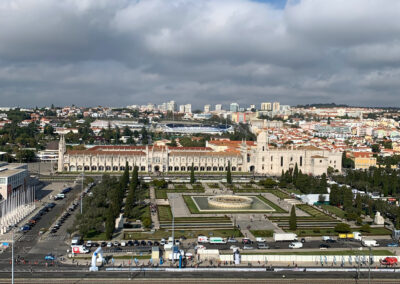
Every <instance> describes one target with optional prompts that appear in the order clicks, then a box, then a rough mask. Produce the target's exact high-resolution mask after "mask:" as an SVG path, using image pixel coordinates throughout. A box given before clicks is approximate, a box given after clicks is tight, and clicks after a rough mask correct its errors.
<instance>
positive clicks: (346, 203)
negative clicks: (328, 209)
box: [343, 187, 353, 212]
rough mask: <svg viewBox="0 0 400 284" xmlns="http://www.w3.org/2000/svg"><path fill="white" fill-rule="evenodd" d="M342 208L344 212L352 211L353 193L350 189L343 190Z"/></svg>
mask: <svg viewBox="0 0 400 284" xmlns="http://www.w3.org/2000/svg"><path fill="white" fill-rule="evenodd" d="M343 208H344V210H345V211H348V212H349V211H352V209H353V192H352V191H351V188H347V187H346V188H345V189H344V193H343Z"/></svg>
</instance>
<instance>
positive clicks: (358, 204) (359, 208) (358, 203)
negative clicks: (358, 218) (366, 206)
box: [356, 194, 362, 215]
mask: <svg viewBox="0 0 400 284" xmlns="http://www.w3.org/2000/svg"><path fill="white" fill-rule="evenodd" d="M356 212H357V214H358V215H361V212H362V199H361V195H360V194H357V196H356Z"/></svg>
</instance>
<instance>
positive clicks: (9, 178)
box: [0, 162, 29, 199]
mask: <svg viewBox="0 0 400 284" xmlns="http://www.w3.org/2000/svg"><path fill="white" fill-rule="evenodd" d="M28 177H29V174H28V165H27V164H18V163H12V164H8V163H5V162H0V199H7V198H8V196H10V194H11V193H12V192H13V191H16V190H20V189H22V190H25V189H27V186H28Z"/></svg>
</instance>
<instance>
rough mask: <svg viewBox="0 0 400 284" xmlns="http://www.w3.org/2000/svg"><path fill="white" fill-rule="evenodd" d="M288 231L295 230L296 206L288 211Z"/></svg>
mask: <svg viewBox="0 0 400 284" xmlns="http://www.w3.org/2000/svg"><path fill="white" fill-rule="evenodd" d="M289 229H290V230H291V231H295V230H296V229H297V217H296V206H294V205H293V206H292V209H291V210H290V219H289Z"/></svg>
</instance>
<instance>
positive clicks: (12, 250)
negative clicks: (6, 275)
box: [11, 226, 15, 284]
mask: <svg viewBox="0 0 400 284" xmlns="http://www.w3.org/2000/svg"><path fill="white" fill-rule="evenodd" d="M14 229H15V226H13V227H12V228H11V238H12V239H11V242H12V245H11V284H14Z"/></svg>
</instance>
